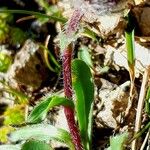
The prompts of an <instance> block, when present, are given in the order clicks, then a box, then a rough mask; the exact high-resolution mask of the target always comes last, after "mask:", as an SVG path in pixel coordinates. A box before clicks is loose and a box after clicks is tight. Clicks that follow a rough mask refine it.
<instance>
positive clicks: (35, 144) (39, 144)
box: [21, 140, 52, 150]
mask: <svg viewBox="0 0 150 150" xmlns="http://www.w3.org/2000/svg"><path fill="white" fill-rule="evenodd" d="M21 150H52V148H51V147H50V145H48V144H46V143H45V142H43V141H35V140H30V141H27V142H26V143H24V144H23V146H22V148H21Z"/></svg>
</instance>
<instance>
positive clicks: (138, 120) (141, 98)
mask: <svg viewBox="0 0 150 150" xmlns="http://www.w3.org/2000/svg"><path fill="white" fill-rule="evenodd" d="M149 74H150V66H148V68H146V69H145V72H144V75H143V81H142V85H141V89H140V95H139V100H138V106H137V112H136V120H135V129H134V132H135V133H137V132H138V131H139V130H140V127H141V117H142V110H143V105H144V100H145V95H146V89H147V83H148V78H149ZM136 143H137V139H135V140H134V141H133V142H132V150H136Z"/></svg>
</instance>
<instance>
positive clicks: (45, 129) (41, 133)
mask: <svg viewBox="0 0 150 150" xmlns="http://www.w3.org/2000/svg"><path fill="white" fill-rule="evenodd" d="M31 131H32V132H31ZM28 139H36V140H40V141H49V140H56V141H59V142H62V143H65V144H66V145H68V146H69V147H71V149H72V150H74V145H73V143H72V140H71V136H70V134H69V132H68V131H66V130H64V129H60V128H56V127H54V126H52V125H50V124H36V125H30V126H26V127H22V128H20V129H18V130H16V131H14V132H12V133H11V134H10V140H11V141H12V142H17V141H20V140H21V141H22V140H28Z"/></svg>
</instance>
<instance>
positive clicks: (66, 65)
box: [62, 44, 82, 150]
mask: <svg viewBox="0 0 150 150" xmlns="http://www.w3.org/2000/svg"><path fill="white" fill-rule="evenodd" d="M71 58H72V46H71V44H70V45H69V46H68V48H67V49H66V50H65V51H64V53H63V60H62V61H63V80H64V93H65V96H66V97H67V98H69V99H72V79H71ZM64 112H65V115H66V118H67V122H68V126H69V129H70V134H71V136H72V140H73V143H74V145H75V149H76V150H82V144H81V138H80V135H79V131H78V128H77V125H76V123H75V118H74V110H73V109H71V108H69V107H64Z"/></svg>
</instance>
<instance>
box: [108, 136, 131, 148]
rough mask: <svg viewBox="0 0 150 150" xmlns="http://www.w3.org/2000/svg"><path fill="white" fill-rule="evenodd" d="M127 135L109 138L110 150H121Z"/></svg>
mask: <svg viewBox="0 0 150 150" xmlns="http://www.w3.org/2000/svg"><path fill="white" fill-rule="evenodd" d="M127 138H128V134H127V133H123V134H121V135H117V136H114V137H111V138H110V148H109V149H110V150H123V149H124V147H123V144H124V142H125V141H126V140H127Z"/></svg>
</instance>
